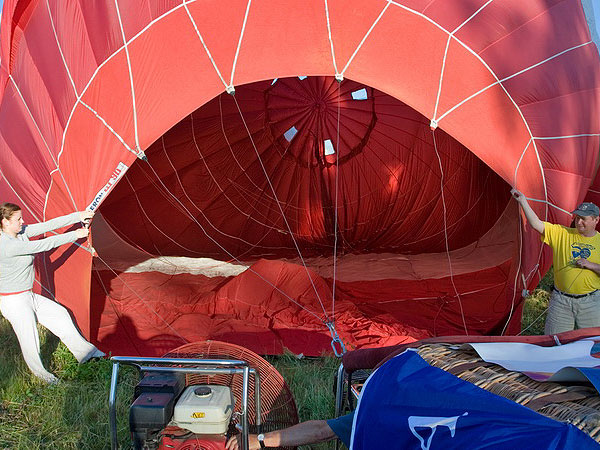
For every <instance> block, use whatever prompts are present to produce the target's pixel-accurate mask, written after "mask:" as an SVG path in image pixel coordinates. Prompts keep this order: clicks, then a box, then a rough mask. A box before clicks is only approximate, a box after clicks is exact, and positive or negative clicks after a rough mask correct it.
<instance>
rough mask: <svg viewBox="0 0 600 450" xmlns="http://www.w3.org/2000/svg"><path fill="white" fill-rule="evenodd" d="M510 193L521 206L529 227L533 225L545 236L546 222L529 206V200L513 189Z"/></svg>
mask: <svg viewBox="0 0 600 450" xmlns="http://www.w3.org/2000/svg"><path fill="white" fill-rule="evenodd" d="M510 193H511V194H512V196H513V198H514V199H515V200H516V201H517V203H518V204H519V205H520V206H521V209H522V210H523V213H524V214H525V217H526V218H527V222H529V225H531V227H532V228H533V229H534V230H535V231H537V232H538V233H540V234H544V222H542V221H541V220H540V218H539V217H538V216H537V214H536V213H535V212H534V211H533V209H531V206H529V203H527V198H525V196H524V195H523V194H522V193H521V192H520V191H518V190H516V189H511V191H510Z"/></svg>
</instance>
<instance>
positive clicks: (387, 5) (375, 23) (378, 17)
mask: <svg viewBox="0 0 600 450" xmlns="http://www.w3.org/2000/svg"><path fill="white" fill-rule="evenodd" d="M391 3H392V1H391V0H388V2H387V3H386V5H385V7H384V8H383V10H381V12H380V13H379V16H377V19H375V22H373V25H371V28H369V30H368V31H367V34H365V35H364V37H363V38H362V40H361V41H360V43H359V44H358V47H356V50H354V53H352V56H350V59H349V60H348V62H347V63H346V65H345V66H344V68H343V69H342V72H341V74H340V75H344V73H345V72H346V70H347V69H348V66H349V65H350V63H351V62H352V60H353V59H354V57H355V56H356V54H357V53H358V51H359V50H360V48H361V47H362V46H363V44H364V43H365V41H366V40H367V38H368V37H369V35H370V34H371V31H373V28H375V25H377V24H378V23H379V21H380V20H381V18H382V17H383V14H384V13H385V12H386V11H387V9H388V8H389V6H390V4H391Z"/></svg>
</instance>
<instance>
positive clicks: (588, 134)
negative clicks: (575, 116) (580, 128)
mask: <svg viewBox="0 0 600 450" xmlns="http://www.w3.org/2000/svg"><path fill="white" fill-rule="evenodd" d="M597 136H600V133H585V134H570V135H565V136H536V137H534V138H533V139H534V140H537V141H551V140H554V139H571V138H578V137H597Z"/></svg>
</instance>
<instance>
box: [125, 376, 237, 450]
mask: <svg viewBox="0 0 600 450" xmlns="http://www.w3.org/2000/svg"><path fill="white" fill-rule="evenodd" d="M234 406H235V398H234V396H233V393H232V392H231V389H230V388H229V386H221V385H210V384H203V385H191V386H186V385H185V376H184V375H183V374H179V373H174V374H169V373H153V372H148V373H146V374H145V376H144V377H143V378H142V380H141V381H140V382H139V383H138V385H137V386H136V387H135V391H134V400H133V402H132V404H131V407H130V409H129V424H130V429H131V437H132V441H133V445H134V448H135V449H143V450H167V449H169V450H173V449H175V450H184V449H185V450H222V449H224V448H225V442H226V435H227V432H228V431H232V432H235V431H234V430H230V425H231V419H232V414H233V409H234Z"/></svg>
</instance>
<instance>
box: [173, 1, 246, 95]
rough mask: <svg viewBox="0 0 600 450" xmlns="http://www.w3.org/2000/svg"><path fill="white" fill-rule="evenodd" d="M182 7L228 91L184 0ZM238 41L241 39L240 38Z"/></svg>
mask: <svg viewBox="0 0 600 450" xmlns="http://www.w3.org/2000/svg"><path fill="white" fill-rule="evenodd" d="M183 7H184V8H185V10H186V12H187V14H188V17H189V18H190V21H191V22H192V25H193V26H194V30H196V34H197V35H198V38H199V39H200V43H201V44H202V47H204V51H205V52H206V54H207V55H208V59H210V62H211V63H212V65H213V67H214V68H215V71H216V72H217V75H218V76H219V78H220V79H221V82H222V83H223V86H225V89H229V86H228V85H227V82H226V81H225V78H223V75H221V71H220V70H219V68H218V67H217V63H216V62H215V60H214V58H213V56H212V54H211V53H210V50H209V49H208V47H207V46H206V43H205V42H204V38H202V34H200V31H199V30H198V26H197V25H196V21H195V20H194V18H193V17H192V13H191V12H190V10H189V8H188V7H187V3H185V0H184V3H183ZM240 39H241V36H240ZM232 73H233V72H232ZM228 92H229V91H228Z"/></svg>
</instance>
